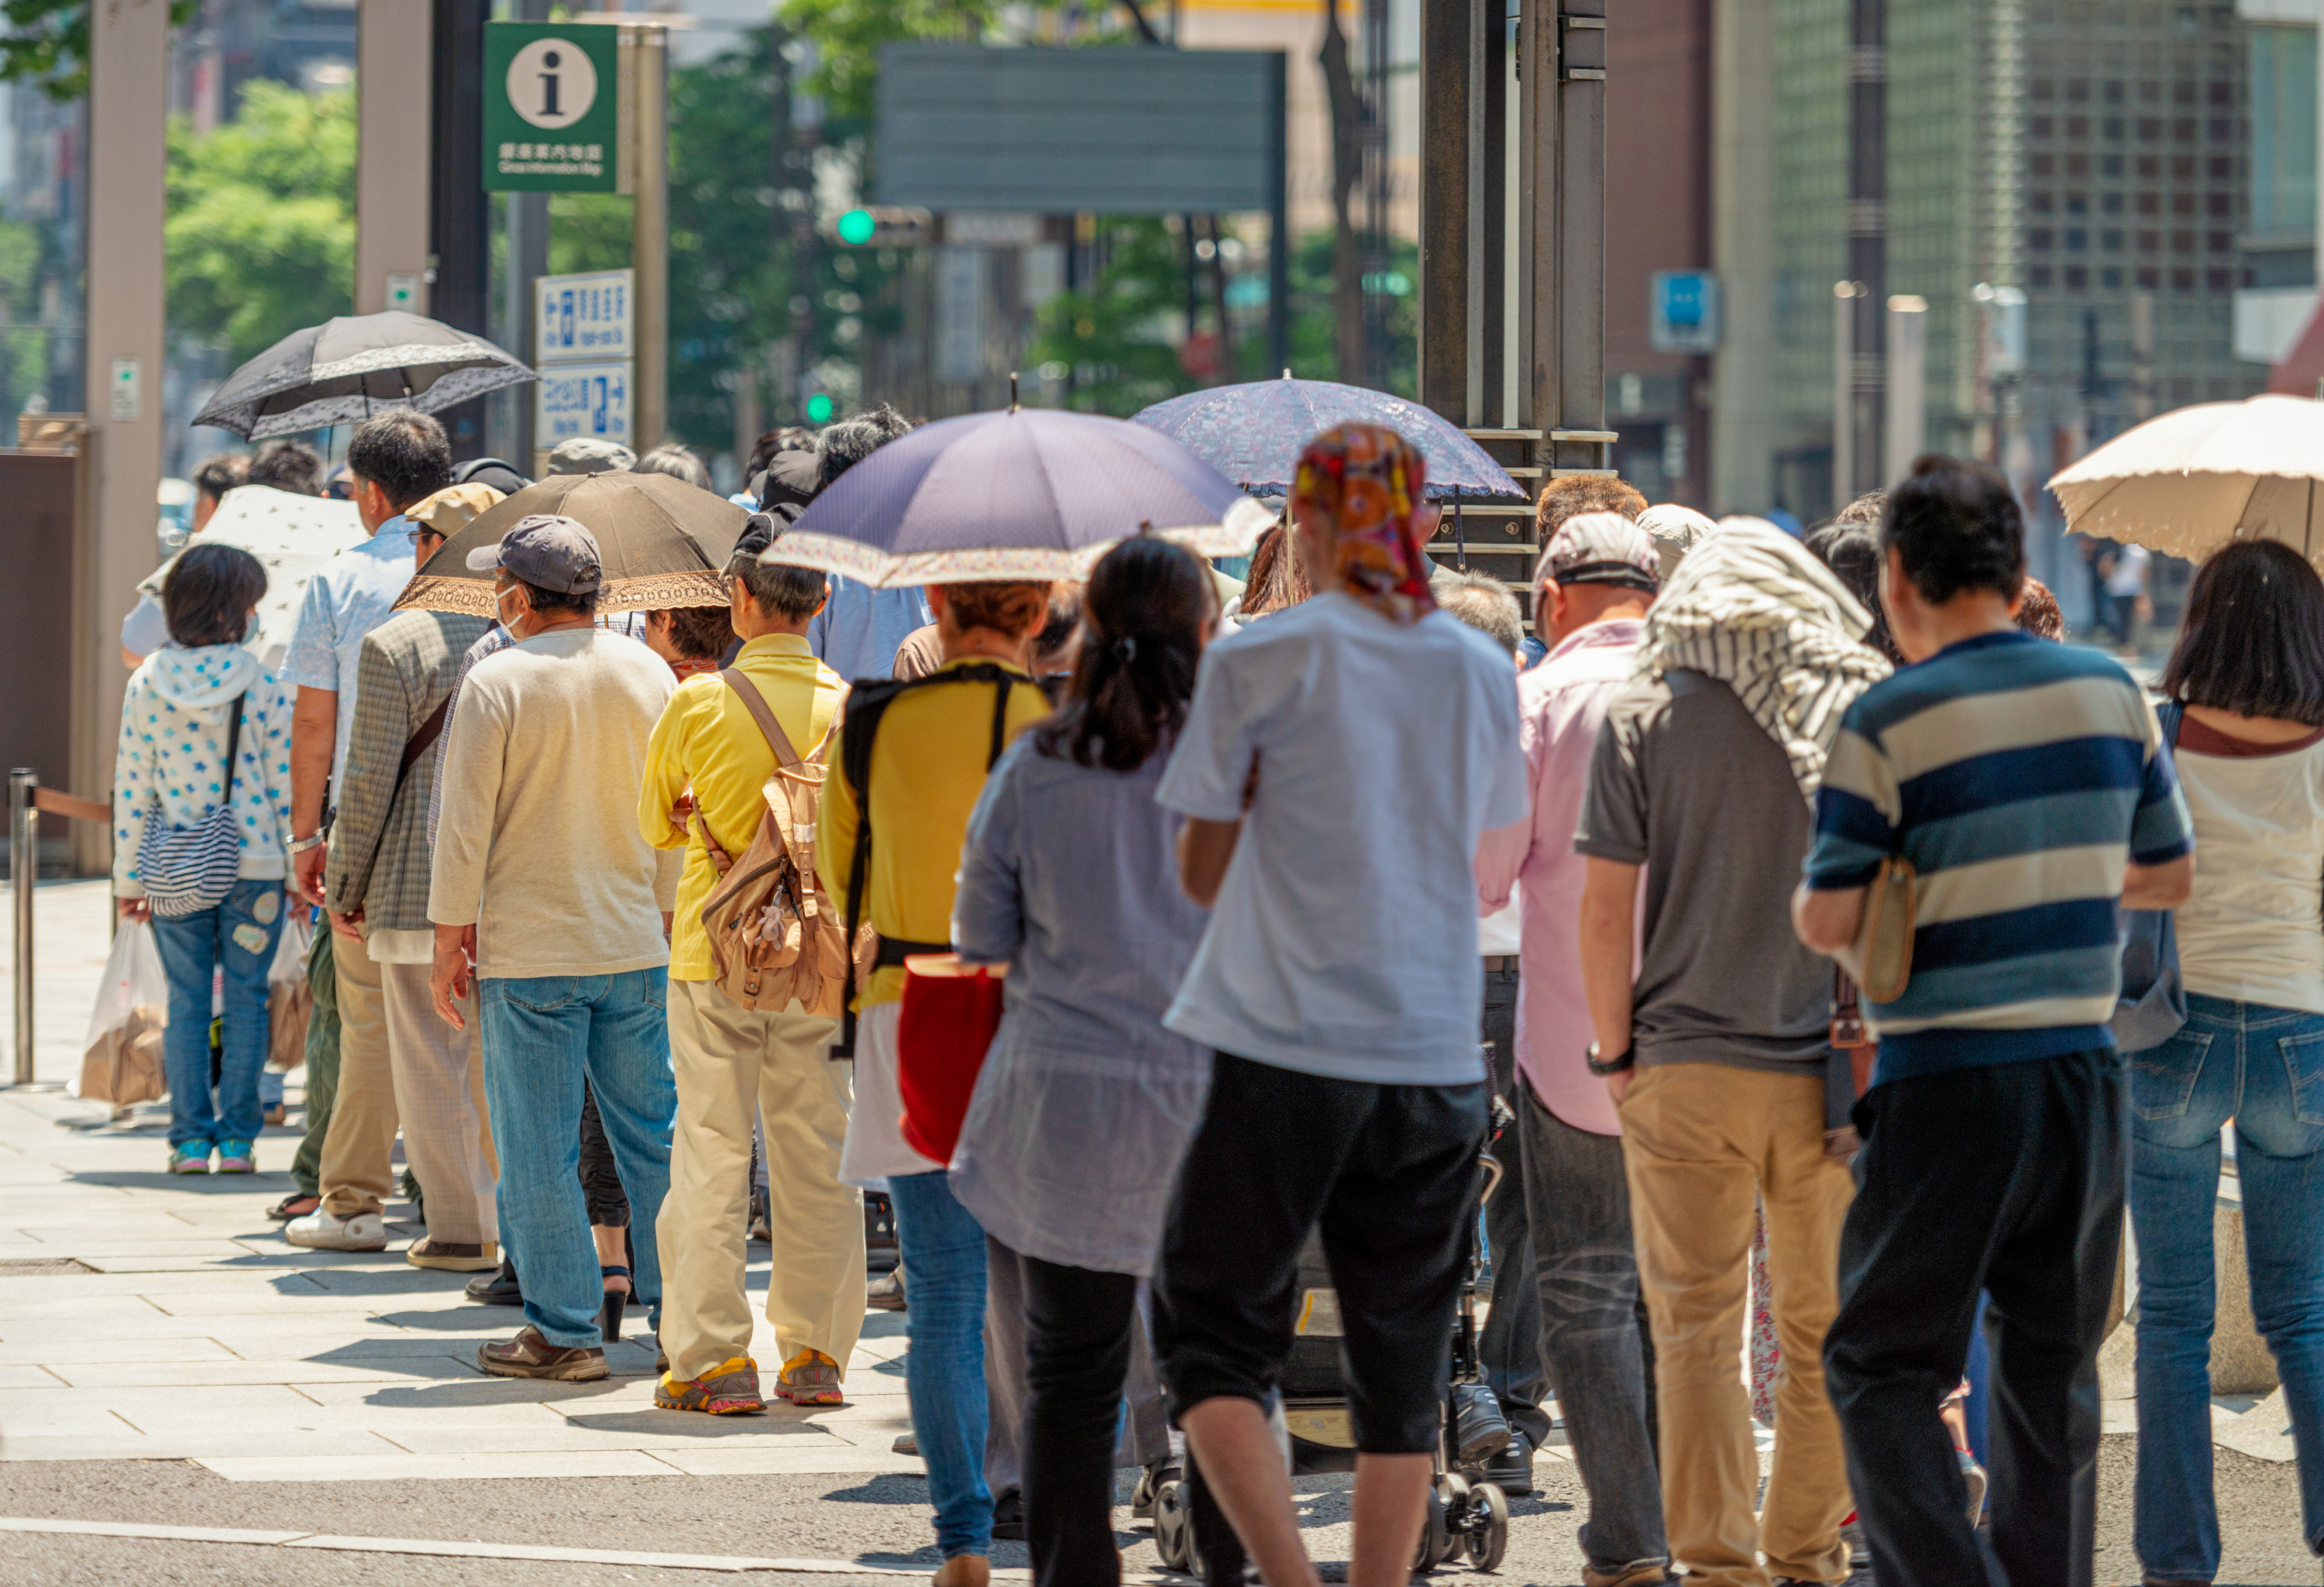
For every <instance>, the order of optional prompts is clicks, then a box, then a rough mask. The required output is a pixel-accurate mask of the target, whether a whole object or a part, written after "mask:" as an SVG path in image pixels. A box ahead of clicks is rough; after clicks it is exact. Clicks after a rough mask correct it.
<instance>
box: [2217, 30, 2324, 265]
mask: <svg viewBox="0 0 2324 1587" xmlns="http://www.w3.org/2000/svg"><path fill="white" fill-rule="evenodd" d="M2250 33H2251V55H2250V60H2251V111H2252V115H2251V123H2252V127H2251V182H2250V193H2251V229H2252V231H2253V232H2254V233H2255V234H2257V235H2262V236H2283V235H2293V234H2297V235H2301V236H2308V235H2311V234H2313V233H2314V231H2315V229H2316V30H2315V29H2314V28H2308V27H2270V26H2264V25H2257V24H2255V25H2254V26H2253V27H2252V28H2251V29H2250ZM2221 163H2226V161H2221Z"/></svg>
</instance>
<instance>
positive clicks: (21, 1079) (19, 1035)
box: [8, 766, 41, 1085]
mask: <svg viewBox="0 0 2324 1587" xmlns="http://www.w3.org/2000/svg"><path fill="white" fill-rule="evenodd" d="M40 780H41V775H40V773H39V772H37V771H35V770H32V768H31V767H29V766H19V767H18V768H16V769H15V770H13V771H11V772H9V773H8V885H9V889H10V890H11V891H12V892H14V895H15V897H14V903H15V905H16V942H15V948H16V953H15V960H16V964H15V970H16V983H15V993H16V1008H15V1012H16V1051H15V1058H16V1067H15V1084H18V1085H30V1084H32V890H33V888H34V886H35V885H36V884H37V883H38V881H40V875H41V851H40V843H41V818H40V817H39V815H38V814H37V813H36V812H35V811H34V810H33V808H32V789H34V788H36V787H37V786H39V784H40Z"/></svg>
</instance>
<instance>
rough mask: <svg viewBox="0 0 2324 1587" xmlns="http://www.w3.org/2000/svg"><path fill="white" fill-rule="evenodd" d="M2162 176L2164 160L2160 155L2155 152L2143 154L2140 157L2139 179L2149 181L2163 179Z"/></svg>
mask: <svg viewBox="0 0 2324 1587" xmlns="http://www.w3.org/2000/svg"><path fill="white" fill-rule="evenodd" d="M2162 177H2163V161H2162V160H2161V158H2160V157H2158V156H2156V155H2153V154H2142V155H2140V156H2139V157H2138V180H2141V181H2147V182H2151V181H2159V180H2162Z"/></svg>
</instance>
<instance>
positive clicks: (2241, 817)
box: [2175, 743, 2324, 1014]
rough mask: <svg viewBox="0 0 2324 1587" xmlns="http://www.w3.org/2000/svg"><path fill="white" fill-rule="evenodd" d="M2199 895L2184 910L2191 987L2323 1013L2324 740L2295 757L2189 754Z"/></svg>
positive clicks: (2186, 781) (2187, 782)
mask: <svg viewBox="0 0 2324 1587" xmlns="http://www.w3.org/2000/svg"><path fill="white" fill-rule="evenodd" d="M2177 765H2178V769H2179V785H2180V787H2181V788H2182V789H2185V790H2186V794H2187V813H2188V814H2189V815H2190V816H2191V817H2193V818H2194V822H2195V892H2194V896H2193V897H2191V898H2190V899H2189V900H2187V901H2186V902H2185V903H2183V904H2181V905H2180V906H2179V913H2178V917H2177V920H2176V922H2175V924H2176V926H2177V928H2178V936H2179V971H2180V974H2181V977H2183V978H2184V980H2185V982H2186V984H2187V990H2188V991H2189V992H2200V993H2202V994H2203V995H2204V996H2205V997H2221V998H2233V999H2235V1000H2236V1001H2238V1002H2246V1003H2264V1004H2266V1005H2267V1006H2268V1007H2270V1008H2274V1009H2299V1010H2302V1011H2304V1012H2307V1013H2310V1014H2324V918H2320V917H2319V909H2324V743H2319V744H2311V745H2310V746H2309V747H2308V748H2307V749H2304V750H2295V751H2293V752H2290V753H2288V754H2280V755H2254V756H2249V757H2244V756H2227V755H2204V754H2198V753H2197V752H2194V751H2192V750H2190V749H2187V748H2185V747H2183V746H2182V747H2181V749H2180V751H2179V753H2178V757H2177Z"/></svg>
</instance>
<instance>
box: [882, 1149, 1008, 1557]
mask: <svg viewBox="0 0 2324 1587" xmlns="http://www.w3.org/2000/svg"><path fill="white" fill-rule="evenodd" d="M888 1200H889V1202H890V1204H891V1205H892V1206H893V1207H894V1208H895V1210H896V1240H897V1243H898V1244H899V1246H900V1248H901V1250H902V1255H903V1260H904V1271H905V1272H906V1273H907V1274H908V1275H910V1280H911V1301H912V1304H911V1306H910V1307H909V1309H908V1310H907V1311H906V1312H905V1314H904V1317H905V1329H904V1332H905V1337H906V1339H907V1341H908V1343H909V1347H910V1355H909V1357H908V1360H907V1361H906V1363H905V1364H906V1367H907V1371H906V1373H905V1387H906V1388H907V1389H908V1390H909V1391H910V1395H911V1401H912V1435H913V1437H915V1438H917V1439H918V1440H919V1444H920V1459H921V1460H923V1461H924V1462H927V1468H928V1502H929V1503H930V1504H932V1505H934V1506H935V1507H936V1546H937V1548H939V1549H940V1550H942V1551H943V1554H944V1556H945V1558H946V1559H950V1558H952V1557H953V1555H956V1554H990V1553H991V1552H992V1490H991V1489H990V1488H988V1487H986V1486H985V1483H984V1432H985V1404H984V1231H983V1230H982V1229H981V1228H979V1227H978V1226H977V1223H976V1220H975V1219H974V1218H972V1217H970V1216H969V1215H968V1209H967V1208H965V1207H964V1206H962V1205H961V1204H960V1203H959V1202H957V1201H955V1200H954V1199H953V1194H952V1183H951V1181H950V1180H949V1179H948V1178H946V1177H945V1174H944V1173H943V1172H942V1171H941V1170H938V1171H937V1172H936V1173H932V1174H898V1175H896V1176H892V1177H891V1178H890V1179H889V1181H888Z"/></svg>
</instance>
